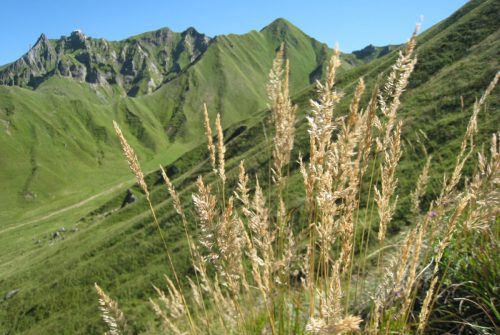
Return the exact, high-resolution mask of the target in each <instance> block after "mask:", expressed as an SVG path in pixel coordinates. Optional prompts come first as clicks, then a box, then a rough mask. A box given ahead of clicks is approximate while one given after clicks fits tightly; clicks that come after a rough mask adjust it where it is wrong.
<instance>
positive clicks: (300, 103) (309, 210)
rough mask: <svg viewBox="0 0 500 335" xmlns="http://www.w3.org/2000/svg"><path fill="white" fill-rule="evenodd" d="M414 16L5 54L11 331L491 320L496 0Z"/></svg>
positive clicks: (5, 262)
mask: <svg viewBox="0 0 500 335" xmlns="http://www.w3.org/2000/svg"><path fill="white" fill-rule="evenodd" d="M193 24H195V22H194V23H193ZM411 28H412V27H411V24H410V25H409V26H408V41H407V42H406V43H405V44H391V45H387V46H373V45H371V44H370V45H369V46H367V47H365V48H364V49H361V50H358V51H353V52H352V53H344V52H341V51H340V50H341V47H342V46H340V49H339V47H335V48H330V47H328V45H327V44H324V43H322V42H320V41H318V40H316V39H314V38H313V37H310V36H308V35H306V34H305V33H304V32H302V31H301V30H300V29H299V28H298V27H296V26H294V25H293V24H292V23H291V22H289V21H287V20H285V19H282V18H279V19H276V20H274V21H273V22H271V23H270V24H268V25H267V26H265V27H264V28H263V29H261V30H260V31H256V30H252V31H250V32H248V33H245V34H241V35H237V34H229V35H217V36H214V37H209V36H207V35H205V34H203V33H201V32H198V31H197V30H196V29H194V28H188V29H187V30H185V31H183V32H180V33H178V32H174V31H172V30H171V29H169V28H162V29H159V30H156V31H151V32H146V33H143V34H140V35H136V36H132V37H129V38H126V39H123V40H119V41H108V40H106V39H101V38H93V37H90V36H87V35H85V34H84V33H83V32H82V31H80V30H75V31H73V32H72V33H71V34H70V35H69V36H62V37H61V38H59V39H49V38H48V37H47V36H46V35H45V34H42V35H41V36H40V37H39V38H38V40H37V41H36V43H35V44H34V45H33V46H31V47H30V49H29V51H28V52H27V53H26V54H24V55H23V56H22V57H21V58H19V59H18V60H16V61H14V62H12V63H9V64H6V65H0V182H1V186H2V187H1V189H2V191H1V192H0V334H5V335H13V334H32V335H38V334H103V333H104V334H110V335H117V334H123V335H128V334H175V335H181V334H189V335H194V334H210V335H217V334H228V335H229V334H249V335H250V334H255V335H260V334H272V335H284V334H290V335H292V334H294V335H300V334H304V335H306V334H321V335H326V334H373V335H375V334H377V335H378V334H380V335H386V334H418V335H425V334H430V335H434V334H435V335H437V334H464V335H465V334H483V335H490V334H491V335H494V334H499V333H500V300H499V297H500V294H499V283H500V241H499V237H500V224H499V223H500V220H499V217H498V215H499V213H500V210H499V209H500V188H499V186H500V151H499V150H500V113H499V107H500V98H499V97H500V95H499V88H498V81H499V80H500V61H499V60H500V29H499V28H500V1H498V0H471V1H468V2H467V3H466V4H465V5H464V6H462V7H461V8H460V9H458V10H457V11H456V12H455V13H453V14H452V15H451V16H449V17H448V18H446V19H444V20H443V21H441V22H439V23H438V24H436V25H434V26H432V27H430V28H428V29H426V30H424V31H422V32H420V24H417V26H416V28H415V30H414V32H413V34H412V30H411ZM325 29H326V27H325ZM373 30H374V31H375V32H374V33H376V27H373Z"/></svg>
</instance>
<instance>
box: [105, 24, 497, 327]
mask: <svg viewBox="0 0 500 335" xmlns="http://www.w3.org/2000/svg"><path fill="white" fill-rule="evenodd" d="M416 35H417V30H416V31H415V32H414V34H413V35H412V37H411V39H410V40H409V42H408V43H407V44H406V47H405V48H404V49H402V50H401V51H400V53H399V57H398V59H397V61H396V63H395V64H394V65H393V66H392V68H391V70H390V72H389V74H387V75H386V77H385V79H384V82H383V83H380V85H377V86H375V87H374V88H373V89H372V91H371V92H370V93H366V92H365V90H366V85H365V83H364V81H363V79H362V78H361V79H360V80H359V81H358V85H357V87H356V88H355V90H354V92H353V98H352V100H351V104H350V106H349V108H348V110H347V112H346V113H344V112H343V111H338V110H336V107H337V106H338V103H339V101H341V99H342V98H343V94H342V93H341V92H340V91H338V90H337V88H336V73H337V70H338V67H339V65H340V59H339V52H338V50H337V51H335V52H334V53H333V55H332V57H331V59H330V61H329V63H328V66H327V69H326V75H325V80H324V82H317V84H316V91H317V97H316V98H315V99H313V100H311V101H310V106H311V107H310V112H309V114H308V116H307V121H308V124H309V144H310V145H309V149H308V150H309V152H307V153H303V154H304V155H302V154H300V155H299V157H300V158H299V162H298V165H299V171H300V175H301V177H302V180H303V195H302V198H303V204H304V209H303V210H304V211H305V215H304V216H303V217H304V218H305V221H304V222H296V220H294V219H293V208H292V206H291V205H290V204H289V203H287V196H286V194H287V190H288V186H289V181H290V178H291V175H290V168H289V167H290V165H291V164H293V163H294V162H291V157H293V156H292V152H293V147H294V134H295V122H296V110H297V107H296V106H295V105H294V104H293V102H292V99H291V97H290V94H289V89H288V75H289V63H288V61H287V60H286V59H285V57H284V55H285V45H282V46H281V47H280V49H279V50H278V52H277V56H276V58H275V60H274V62H273V64H272V68H271V71H270V75H269V84H268V85H267V91H268V96H269V108H270V111H271V118H270V119H271V123H272V125H273V127H274V137H273V141H272V144H271V147H272V148H271V150H270V151H271V162H270V164H269V171H270V174H269V176H270V178H269V179H268V180H259V178H258V177H257V176H253V175H249V173H247V171H246V169H245V163H244V162H241V163H240V165H239V174H238V177H237V180H236V181H230V180H229V179H228V178H229V176H227V175H226V173H225V159H226V158H225V153H226V149H225V142H224V138H223V131H222V125H221V116H220V115H219V114H217V118H216V122H215V125H216V129H215V132H214V133H215V134H216V141H215V143H214V141H213V138H212V133H213V132H212V129H211V126H210V123H211V122H210V119H209V116H208V111H207V106H204V118H205V120H204V124H205V133H206V135H207V140H208V152H209V154H210V164H211V167H212V170H213V178H212V179H211V180H214V179H215V181H214V182H207V181H206V179H204V178H203V177H201V176H200V177H199V178H198V180H197V181H196V188H197V191H196V192H195V193H194V194H193V195H192V201H193V204H194V209H195V212H196V217H197V222H196V224H197V227H198V228H199V229H198V231H197V232H193V231H191V230H190V229H189V227H190V226H191V225H190V224H189V222H188V221H187V216H186V214H185V213H184V209H183V204H182V203H181V200H180V197H179V195H178V193H177V190H176V189H175V187H174V185H173V183H172V182H171V181H170V180H169V178H168V176H167V174H166V173H165V172H164V171H163V169H162V176H163V179H164V181H165V184H166V187H167V188H168V191H169V193H170V195H171V197H172V199H173V204H174V209H175V211H176V212H177V214H178V215H179V216H180V218H181V221H182V223H183V226H184V232H185V235H186V239H187V242H188V247H189V252H190V257H191V262H192V267H193V269H194V273H193V275H192V276H191V277H188V278H179V277H178V276H177V272H176V271H175V268H174V265H173V262H172V260H171V254H170V252H169V250H168V246H167V244H166V243H164V248H165V252H166V255H167V261H168V264H169V266H170V267H171V268H172V273H173V274H174V275H173V278H170V277H168V276H166V277H165V284H164V286H165V287H166V289H164V290H162V289H160V288H157V287H155V290H156V292H157V294H158V295H157V297H156V298H153V299H151V306H152V311H154V313H156V315H157V317H158V319H159V320H160V321H161V327H162V331H163V332H164V333H165V334H273V335H278V334H279V335H281V334H349V333H356V332H360V331H362V332H363V333H367V334H394V333H396V334H408V333H417V334H426V333H427V330H428V329H429V328H428V326H429V321H431V325H434V324H435V321H436V320H435V315H437V314H436V312H435V311H436V310H437V308H438V306H436V303H437V302H439V304H441V302H442V295H441V292H442V291H443V289H449V287H450V286H449V283H448V281H447V271H446V269H447V268H448V267H449V266H450V264H451V263H450V262H452V261H453V260H454V258H453V257H452V256H450V254H449V252H450V250H454V249H453V248H450V246H453V245H456V243H457V241H460V240H461V239H468V240H469V241H470V240H471V239H478V240H481V241H483V243H489V242H488V241H491V240H494V239H495V236H494V235H495V230H494V229H493V224H494V223H495V217H496V215H497V214H498V208H499V196H498V183H499V171H500V165H499V164H500V161H499V153H498V135H493V138H492V142H491V149H490V152H489V154H486V153H481V154H480V155H479V158H478V164H477V168H476V171H477V172H476V173H475V174H474V175H473V176H472V178H471V179H470V180H468V179H466V180H465V182H464V177H463V167H464V164H465V163H466V162H467V161H469V160H471V159H473V157H472V156H473V154H472V153H473V150H474V149H475V142H474V136H475V134H476V132H477V126H476V120H477V115H478V113H479V112H480V110H481V107H482V106H483V104H484V102H485V100H486V98H487V97H488V95H489V94H490V93H491V92H492V90H493V88H494V87H495V85H496V83H497V81H498V79H499V75H498V74H497V75H496V76H495V78H494V80H493V81H492V83H491V84H490V86H489V87H488V89H487V90H486V92H485V93H484V95H483V96H482V97H481V99H480V100H478V101H477V102H476V103H475V104H474V106H473V112H472V116H471V119H470V121H469V124H468V127H467V131H466V133H465V135H464V139H463V142H462V145H461V147H460V151H459V152H458V153H457V156H456V157H457V158H456V164H455V167H454V169H453V173H452V175H451V176H450V177H446V176H445V177H444V178H443V184H442V189H441V192H440V194H439V195H438V196H437V197H436V198H435V199H433V200H432V201H431V202H430V205H429V206H428V207H427V208H425V209H422V204H421V203H420V200H421V199H422V198H423V197H424V195H426V186H427V181H428V175H429V171H430V170H431V169H432V160H431V157H426V158H425V160H426V163H425V165H424V168H423V170H422V173H421V175H420V177H419V179H418V180H417V181H415V188H414V191H413V192H412V194H411V195H408V196H410V197H411V199H412V202H413V205H412V217H413V218H414V222H413V224H412V226H411V227H410V228H409V229H408V230H407V231H406V232H405V233H404V234H403V235H402V236H401V237H400V238H399V241H398V242H397V243H396V244H397V247H396V248H397V251H396V252H394V253H392V254H389V253H386V252H385V250H386V249H387V248H386V247H387V243H388V238H389V236H388V227H389V226H390V224H391V222H393V220H394V214H395V212H396V209H397V208H398V199H399V196H401V195H399V196H398V191H397V190H398V179H397V174H396V172H397V168H398V164H399V160H400V158H401V156H402V153H403V148H402V146H401V133H402V127H403V121H402V120H400V119H399V117H398V114H397V112H398V109H399V106H400V104H401V96H402V94H403V92H404V91H405V88H406V87H407V85H408V83H409V80H410V75H411V73H412V71H413V69H414V66H415V64H416V62H417V58H416V56H415V52H414V51H415V45H416ZM365 100H368V103H367V104H366V105H363V101H365ZM115 129H116V131H117V134H118V136H119V138H120V141H121V144H122V146H123V149H124V152H125V155H126V157H127V159H128V160H129V163H130V167H131V169H132V171H133V172H134V174H135V175H136V176H137V178H138V182H139V184H140V186H141V187H142V188H143V189H144V192H145V194H146V197H147V201H148V203H149V207H150V210H151V213H152V216H153V220H154V222H155V225H156V227H157V229H158V231H159V233H160V236H161V238H162V240H163V242H164V241H165V240H164V238H163V235H162V230H161V226H160V224H159V223H158V220H157V217H156V214H155V210H154V206H153V205H152V203H151V201H150V199H149V192H148V190H147V185H146V183H144V179H143V178H144V177H143V175H142V172H141V171H140V167H139V164H138V162H137V158H136V157H135V154H134V153H133V150H132V148H131V147H130V146H129V145H128V143H127V141H126V139H125V138H124V136H123V134H122V133H121V131H120V128H119V126H118V125H117V124H115ZM462 184H463V185H462ZM231 185H235V186H234V188H233V189H230V186H231ZM373 221H375V222H377V224H378V233H377V235H375V236H371V235H370V233H369V232H368V231H367V228H366V226H367V222H373ZM359 234H361V236H362V239H361V240H359V239H357V238H356V236H357V235H359ZM393 243H394V241H391V244H393ZM373 244H375V245H376V250H375V251H373V250H372V247H371V246H372V245H373ZM394 255H395V256H396V257H394ZM486 258H488V256H486ZM374 259H375V260H374ZM367 260H369V262H372V263H374V264H375V266H374V268H373V269H368V262H367ZM373 260H374V261H373ZM443 262H445V263H446V262H448V264H447V266H445V268H444V269H445V270H444V271H443V264H444V263H443ZM367 271H372V273H373V276H371V277H372V279H374V280H375V281H376V282H375V283H372V284H374V285H372V286H373V287H374V288H373V289H372V292H370V294H368V296H370V297H371V299H370V301H361V300H359V299H357V296H358V290H361V289H366V290H368V288H365V287H364V285H361V284H360V283H359V280H360V279H359V278H360V276H359V273H366V272H367ZM463 280H465V279H463ZM96 288H98V286H96ZM98 292H99V295H100V297H101V301H105V300H103V299H104V298H103V297H107V296H106V295H105V294H104V292H102V290H100V288H99V289H98ZM464 299H465V298H464ZM485 301H486V300H485ZM485 303H486V304H487V301H486V302H485ZM103 306H104V305H103ZM360 306H361V307H360ZM439 308H442V305H441V306H439ZM487 308H490V310H493V309H495V306H494V305H491V304H490V305H489V306H486V309H487ZM103 311H104V312H105V313H107V314H106V317H107V319H106V318H105V321H106V320H111V319H110V317H109V311H107V309H103ZM484 313H485V315H488V316H489V315H490V314H488V312H487V311H484ZM496 313H498V311H496ZM120 315H121V314H120ZM121 317H122V316H121ZM486 319H487V318H486ZM106 322H107V324H108V325H112V326H113V329H110V333H113V334H115V333H120V330H119V329H118V328H119V326H120V324H122V322H114V323H110V322H108V321H106ZM494 327H495V324H494V322H493V325H491V329H493V328H494ZM123 332H124V331H122V332H121V333H123Z"/></svg>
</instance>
